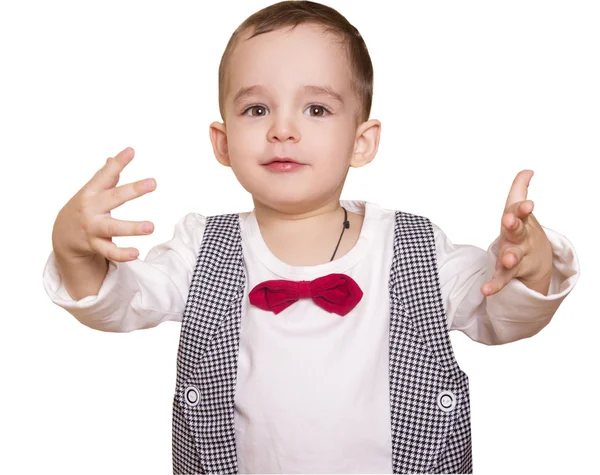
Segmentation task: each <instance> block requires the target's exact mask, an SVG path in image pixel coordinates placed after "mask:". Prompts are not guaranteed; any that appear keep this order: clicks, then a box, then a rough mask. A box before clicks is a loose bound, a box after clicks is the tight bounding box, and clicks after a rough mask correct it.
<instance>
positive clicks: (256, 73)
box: [227, 24, 351, 101]
mask: <svg viewBox="0 0 600 475" xmlns="http://www.w3.org/2000/svg"><path fill="white" fill-rule="evenodd" d="M248 36H250V35H249V33H246V34H245V36H243V37H242V39H241V40H240V41H239V43H238V44H237V46H236V47H235V49H234V51H233V53H232V55H231V57H230V59H229V64H228V73H227V91H228V93H227V100H228V101H231V100H232V98H233V96H234V94H235V93H236V91H238V90H239V89H241V88H244V87H249V86H254V85H260V86H264V87H265V88H267V89H268V90H271V91H277V92H279V93H293V92H295V91H296V90H298V89H299V88H301V87H304V86H305V85H315V86H320V87H330V88H332V89H333V90H335V91H336V92H338V93H339V94H340V95H341V96H343V97H344V98H345V99H349V98H350V96H351V81H350V78H351V72H350V67H349V65H348V61H347V54H346V49H345V47H344V45H343V44H342V43H341V41H340V38H339V36H337V35H335V36H334V35H333V34H331V33H326V32H324V31H323V27H322V26H319V25H312V24H302V25H298V26H296V27H295V28H293V29H291V28H290V27H285V28H283V29H279V30H276V31H271V32H269V33H263V34H261V35H258V36H255V37H254V38H251V39H249V40H247V39H246V38H247V37H248Z"/></svg>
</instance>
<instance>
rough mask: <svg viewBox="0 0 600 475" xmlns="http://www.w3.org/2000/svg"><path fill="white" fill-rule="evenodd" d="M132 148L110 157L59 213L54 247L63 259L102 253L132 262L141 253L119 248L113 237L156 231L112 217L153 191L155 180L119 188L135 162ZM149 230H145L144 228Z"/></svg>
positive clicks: (150, 223)
mask: <svg viewBox="0 0 600 475" xmlns="http://www.w3.org/2000/svg"><path fill="white" fill-rule="evenodd" d="M133 156H134V150H133V149H132V148H130V147H128V148H126V149H125V150H123V151H121V152H120V153H119V154H118V155H117V156H115V157H114V158H113V157H109V158H108V159H107V160H106V164H105V165H104V166H103V167H102V168H100V169H99V170H98V171H97V172H96V174H95V175H94V176H93V177H92V178H91V180H90V181H88V182H87V183H86V184H85V185H84V186H83V188H81V189H80V190H79V191H78V192H77V193H76V194H75V196H73V197H72V198H71V199H70V200H69V201H68V202H67V204H66V205H65V206H64V207H63V208H62V209H61V210H60V212H59V213H58V216H57V217H56V221H55V222H54V228H53V230H52V246H53V248H54V251H55V252H56V253H60V255H61V257H63V258H66V259H70V260H78V259H82V258H86V259H91V258H93V257H94V256H96V255H98V254H100V255H102V256H104V257H105V258H107V259H109V260H112V261H119V262H125V261H131V260H134V259H136V258H137V256H138V254H139V252H138V250H137V249H136V248H134V247H127V248H119V247H117V245H116V244H114V243H113V242H112V237H113V236H136V235H146V234H150V233H152V232H153V231H154V224H153V223H152V222H150V221H122V220H119V219H115V218H112V217H111V216H110V210H112V209H115V208H117V207H119V206H121V205H122V204H123V203H125V202H126V201H129V200H132V199H134V198H137V197H139V196H142V195H145V194H146V193H147V192H149V191H154V189H155V186H156V181H155V180H154V179H153V178H149V179H147V180H140V181H136V182H134V183H128V184H126V185H121V186H119V187H116V185H117V183H118V182H119V174H120V173H121V171H122V170H123V169H124V168H125V166H126V165H127V164H128V163H129V162H130V161H131V160H132V159H133ZM146 225H147V226H148V230H147V231H145V230H144V226H146Z"/></svg>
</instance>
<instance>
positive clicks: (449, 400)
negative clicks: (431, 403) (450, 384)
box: [437, 390, 456, 412]
mask: <svg viewBox="0 0 600 475" xmlns="http://www.w3.org/2000/svg"><path fill="white" fill-rule="evenodd" d="M437 404H438V407H439V408H440V409H441V410H442V411H444V412H450V411H452V410H453V409H454V408H455V407H456V396H455V395H454V393H453V392H452V391H448V390H445V391H440V393H439V394H438V396H437Z"/></svg>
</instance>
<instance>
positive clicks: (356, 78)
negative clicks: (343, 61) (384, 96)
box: [219, 0, 373, 122]
mask: <svg viewBox="0 0 600 475" xmlns="http://www.w3.org/2000/svg"><path fill="white" fill-rule="evenodd" d="M303 23H305V24H315V25H320V26H323V27H324V30H325V32H327V33H333V34H334V35H336V36H338V37H339V38H340V40H341V43H342V45H345V46H346V52H347V58H348V63H349V66H350V71H351V83H352V84H351V86H352V90H353V92H354V93H355V95H356V97H357V99H358V102H359V104H360V106H359V114H358V118H359V120H360V122H364V121H366V120H368V119H369V114H370V113H371V102H372V98H373V64H372V63H371V57H370V55H369V51H368V50H367V45H366V44H365V42H364V40H363V38H362V36H361V35H360V33H359V32H358V30H357V29H356V28H355V27H354V26H352V25H351V24H350V23H349V22H348V20H346V18H345V17H344V16H343V15H341V14H340V13H339V12H338V11H337V10H334V9H333V8H331V7H328V6H326V5H322V4H320V3H316V2H310V1H294V0H292V1H283V2H279V3H275V4H273V5H270V6H268V7H265V8H263V9H262V10H259V11H257V12H256V13H254V14H252V15H251V16H249V17H248V18H246V20H245V21H244V22H243V23H242V24H241V25H240V26H238V27H237V29H236V30H235V31H234V32H233V34H232V35H231V38H230V39H229V42H228V43H227V47H226V48H225V52H224V53H223V56H222V57H221V63H220V65H219V111H220V112H221V117H222V118H223V119H225V114H224V110H225V107H224V105H225V93H226V91H225V89H226V88H225V81H226V74H227V66H228V61H229V59H230V57H231V54H232V52H233V50H234V49H235V46H236V45H237V43H238V42H239V41H240V39H241V38H242V35H243V34H244V33H246V32H247V31H251V32H252V35H251V36H250V37H249V38H247V39H250V38H254V37H255V36H258V35H261V34H263V33H268V32H270V31H274V30H278V29H281V28H284V27H287V26H290V27H292V28H295V27H296V26H297V25H300V24H303Z"/></svg>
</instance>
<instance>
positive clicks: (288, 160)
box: [263, 157, 303, 165]
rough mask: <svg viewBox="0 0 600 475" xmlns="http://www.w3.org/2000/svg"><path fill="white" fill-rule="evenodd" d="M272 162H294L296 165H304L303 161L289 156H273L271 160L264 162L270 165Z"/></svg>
mask: <svg viewBox="0 0 600 475" xmlns="http://www.w3.org/2000/svg"><path fill="white" fill-rule="evenodd" d="M271 163H294V164H296V165H303V164H302V163H300V162H298V161H296V160H293V159H291V158H288V157H273V158H272V159H271V160H269V161H268V162H266V163H264V164H263V165H270V164H271Z"/></svg>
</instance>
